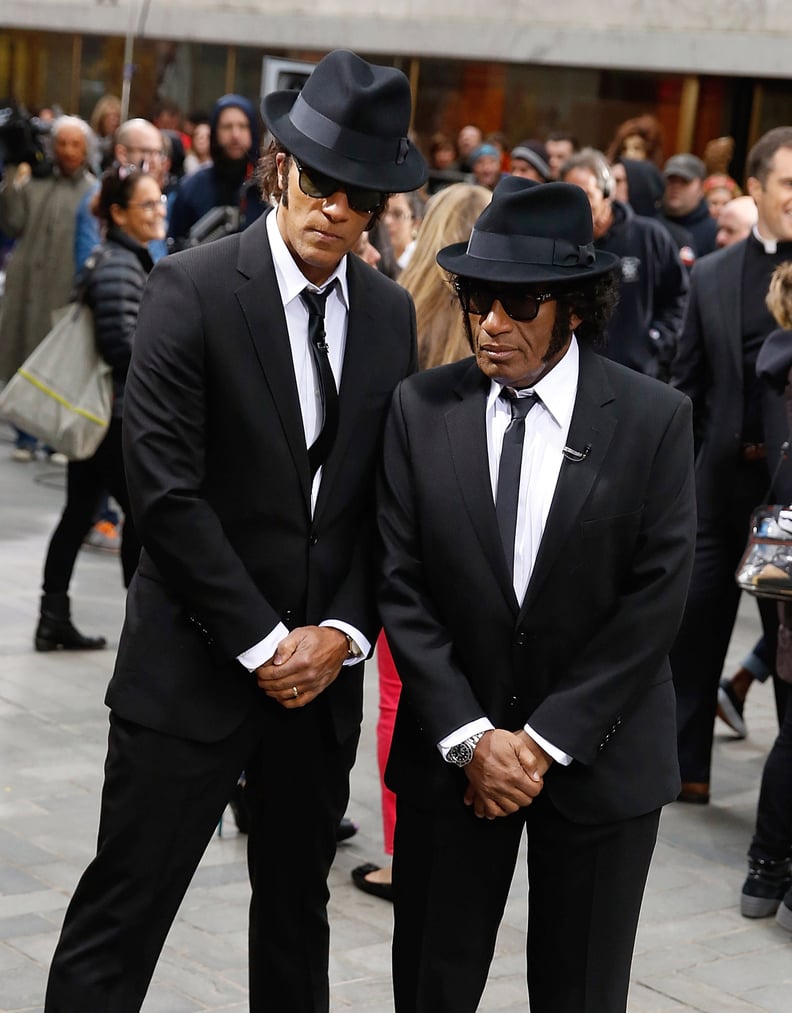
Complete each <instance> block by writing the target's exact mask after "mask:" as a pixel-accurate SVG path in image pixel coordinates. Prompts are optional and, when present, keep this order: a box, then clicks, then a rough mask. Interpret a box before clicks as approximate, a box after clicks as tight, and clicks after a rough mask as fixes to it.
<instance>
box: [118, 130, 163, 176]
mask: <svg viewBox="0 0 792 1013" xmlns="http://www.w3.org/2000/svg"><path fill="white" fill-rule="evenodd" d="M113 152H114V155H115V159H116V161H117V162H120V163H121V164H122V165H129V164H132V165H141V166H145V168H146V170H147V171H148V172H150V173H151V174H152V176H155V177H156V176H158V174H159V173H160V172H161V170H162V167H163V158H162V135H161V134H160V132H159V130H158V129H157V127H155V126H154V124H153V123H150V122H149V121H148V120H144V119H134V120H125V121H124V122H123V123H122V124H121V126H120V127H119V128H118V130H117V131H116V136H115V146H114V148H113Z"/></svg>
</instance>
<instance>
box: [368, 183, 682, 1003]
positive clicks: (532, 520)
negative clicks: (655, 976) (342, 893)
mask: <svg viewBox="0 0 792 1013" xmlns="http://www.w3.org/2000/svg"><path fill="white" fill-rule="evenodd" d="M437 259H438V262H439V264H440V265H441V266H442V267H444V268H445V269H446V270H448V271H450V272H452V273H453V274H454V275H456V279H457V286H458V292H459V295H460V300H461V303H462V307H463V311H464V312H465V320H466V321H467V323H468V329H469V335H470V338H471V347H472V348H473V352H474V358H473V359H467V360H464V361H462V362H460V363H456V364H454V365H450V366H445V367H442V368H440V369H435V370H428V371H426V372H425V373H420V374H417V375H416V376H414V377H411V378H410V379H409V380H406V381H405V382H403V383H402V384H400V386H399V387H398V388H397V391H396V394H395V395H394V400H393V405H392V407H391V412H390V415H389V417H388V423H387V426H386V436H385V451H384V468H383V477H382V482H381V490H380V494H381V500H380V507H379V525H380V531H381V535H382V537H383V540H384V547H385V564H384V571H383V579H382V583H381V591H380V595H381V611H382V615H383V622H384V625H385V628H386V632H387V635H388V640H389V642H390V644H391V646H392V648H393V654H394V658H395V660H396V664H397V667H398V670H399V674H400V675H401V677H402V680H403V685H404V688H403V692H402V697H401V702H400V705H399V711H398V716H397V720H396V729H395V734H394V740H393V748H392V752H391V757H390V764H389V768H388V782H389V785H390V787H391V788H392V789H393V791H395V792H396V795H397V798H398V802H397V820H396V840H395V846H394V866H393V885H394V904H395V932H394V948H393V966H394V991H395V996H396V1009H397V1011H398V1013H469V1011H473V1010H475V1009H476V1008H477V1005H478V1001H479V998H480V996H481V993H482V990H483V988H484V984H485V981H486V977H487V972H488V968H489V964H490V961H491V958H492V952H493V949H494V945H495V937H496V933H497V929H498V925H499V922H500V920H501V917H502V913H503V908H504V905H505V903H506V899H507V895H508V891H509V885H510V883H511V879H512V875H513V871H514V865H515V861H516V858H517V852H518V848H519V843H520V839H521V836H522V833H523V830H525V831H526V832H527V840H528V877H529V884H530V885H529V890H530V896H529V923H528V948H527V954H528V986H529V992H530V1003H531V1011H532V1013H617V1011H619V1010H624V1009H625V1005H626V998H627V988H628V984H629V971H630V963H631V958H632V950H633V945H634V937H635V930H636V926H637V922H638V915H639V910H640V905H641V899H642V895H643V889H644V884H645V880H646V875H647V871H648V867H649V862H650V858H651V855H652V851H653V848H654V843H655V839H656V834H657V826H658V820H659V815H660V807H661V806H662V805H664V804H665V803H666V802H668V801H670V800H671V799H673V798H674V797H675V796H676V794H677V792H678V790H679V772H678V766H677V758H676V749H675V736H674V693H673V687H672V684H671V672H670V669H669V665H668V659H667V654H668V650H669V648H670V646H671V643H672V641H673V639H674V635H675V632H676V629H677V626H678V623H679V620H680V617H681V615H682V608H683V604H684V598H685V591H686V588H687V581H688V576H689V572H690V565H691V560H692V552H693V539H694V530H695V510H694V502H693V455H692V434H691V425H690V415H691V412H690V403H689V401H688V400H687V398H685V397H682V396H680V395H679V393H678V392H676V391H674V390H671V389H670V388H669V387H667V386H666V385H664V384H661V383H659V382H657V381H655V380H652V379H650V378H648V377H645V376H642V375H640V374H638V373H636V372H634V371H632V370H629V369H627V368H625V367H624V366H621V365H619V364H617V363H614V362H611V361H608V360H606V359H604V358H601V357H599V356H598V355H596V354H595V352H594V351H593V350H592V349H591V348H590V347H589V339H590V338H592V337H595V336H597V335H601V334H602V331H603V328H604V326H605V324H606V322H607V318H608V315H609V313H610V311H611V310H612V307H613V300H614V293H615V281H614V279H613V274H612V272H613V268H614V266H615V264H616V258H615V257H613V256H612V255H611V254H608V253H603V252H598V251H595V248H594V245H593V235H592V221H591V211H590V208H589V204H588V200H587V199H586V195H585V194H584V192H583V191H582V190H581V189H580V188H579V187H577V186H573V185H571V184H567V183H547V184H533V183H530V182H529V181H527V180H521V179H518V178H515V177H508V178H506V179H504V180H503V181H502V182H501V183H499V184H498V187H497V188H496V190H495V192H494V195H493V199H492V203H491V205H490V206H489V207H488V208H487V209H486V210H485V211H484V212H483V213H482V214H481V216H480V217H479V220H478V222H477V224H476V226H475V228H474V230H473V233H472V236H471V238H470V241H469V243H468V244H464V243H460V244H456V245H454V246H450V247H447V248H446V249H445V250H442V251H441V252H440V253H439V254H438V258H437ZM521 402H522V404H521ZM523 405H525V406H528V405H530V410H528V411H524V410H522V409H523ZM521 440H522V447H520V442H521Z"/></svg>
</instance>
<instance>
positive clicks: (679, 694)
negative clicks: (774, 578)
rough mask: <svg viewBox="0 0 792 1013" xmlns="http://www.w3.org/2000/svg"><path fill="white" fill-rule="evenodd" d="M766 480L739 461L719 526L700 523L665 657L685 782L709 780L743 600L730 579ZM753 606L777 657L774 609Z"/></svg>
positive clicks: (762, 467) (764, 603) (758, 467)
mask: <svg viewBox="0 0 792 1013" xmlns="http://www.w3.org/2000/svg"><path fill="white" fill-rule="evenodd" d="M769 481H770V478H769V475H768V471H767V466H766V462H765V461H754V462H741V463H740V464H739V466H738V468H737V472H736V476H735V480H734V485H733V495H732V498H731V500H730V502H729V503H728V504H725V505H724V506H723V509H722V511H721V513H720V514H719V516H718V518H717V520H713V519H700V520H699V528H698V532H697V536H696V555H695V562H694V565H693V575H692V577H691V582H690V589H689V591H688V597H687V603H686V605H685V612H684V616H683V619H682V625H681V627H680V630H679V633H678V635H677V638H676V641H675V643H674V646H673V648H672V650H671V655H670V659H671V670H672V672H673V676H674V689H675V691H676V698H677V743H678V749H679V766H680V771H681V775H682V780H683V781H699V782H709V781H710V767H711V761H712V742H713V737H714V728H715V713H716V710H717V695H718V682H719V680H720V678H721V674H722V672H723V665H724V662H725V660H726V652H727V650H728V647H729V641H730V640H731V635H732V630H733V628H734V622H735V619H736V617H737V608H738V605H739V602H740V594H741V592H740V589H739V587H738V586H737V584H736V582H735V579H734V573H735V570H736V569H737V564H738V563H739V561H740V558H741V557H742V554H743V552H744V551H745V545H746V542H747V540H748V524H749V521H750V517H751V513H752V511H753V510H754V509H755V508H756V507H757V506H759V505H760V504H761V503H762V501H763V499H764V497H765V496H766V494H767V487H768V484H769ZM757 604H758V607H759V613H760V616H761V620H762V629H763V631H764V635H765V637H766V640H767V647H768V653H769V657H771V658H775V647H776V635H777V630H778V615H777V611H776V606H775V603H774V602H772V601H768V600H760V599H757Z"/></svg>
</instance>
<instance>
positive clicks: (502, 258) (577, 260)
mask: <svg viewBox="0 0 792 1013" xmlns="http://www.w3.org/2000/svg"><path fill="white" fill-rule="evenodd" d="M467 254H468V256H469V257H473V258H474V259H476V260H495V261H499V262H500V263H504V262H510V263H516V264H551V265H552V266H553V267H593V266H594V262H595V259H596V256H595V253H594V244H593V243H586V244H585V246H580V245H578V244H577V243H570V242H569V241H568V240H566V239H543V238H542V237H540V236H512V235H501V234H498V233H495V232H477V231H476V229H473V232H472V233H471V236H470V241H469V242H468V248H467Z"/></svg>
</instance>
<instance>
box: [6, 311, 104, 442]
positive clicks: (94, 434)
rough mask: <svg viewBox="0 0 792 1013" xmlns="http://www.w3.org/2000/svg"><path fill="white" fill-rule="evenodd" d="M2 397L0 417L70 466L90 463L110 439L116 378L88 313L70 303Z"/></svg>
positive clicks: (90, 312)
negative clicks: (68, 460) (109, 429)
mask: <svg viewBox="0 0 792 1013" xmlns="http://www.w3.org/2000/svg"><path fill="white" fill-rule="evenodd" d="M56 315H57V316H58V319H57V321H56V323H55V326H54V327H53V328H52V330H51V331H50V332H49V333H48V334H47V336H46V337H45V338H44V340H43V341H42V342H41V344H40V345H38V347H37V348H36V349H35V350H34V351H33V352H32V353H31V355H29V356H28V358H27V359H26V360H25V362H24V363H23V364H22V365H21V366H20V367H19V369H18V370H17V371H16V373H15V374H14V376H13V377H12V378H11V380H10V381H9V382H8V384H7V385H6V387H5V389H4V390H3V392H2V393H1V394H0V413H2V415H3V416H4V417H5V418H6V419H7V420H8V421H9V422H11V423H12V424H13V425H15V426H17V427H18V428H19V429H21V430H22V431H23V432H26V433H31V434H32V435H33V436H37V437H38V438H39V439H40V440H42V441H43V442H44V443H45V444H46V445H47V446H49V447H52V449H53V450H57V451H59V452H60V453H61V454H65V455H66V457H68V458H69V459H70V460H73V461H81V460H84V459H85V458H86V457H91V456H92V455H93V454H94V453H95V452H96V449H97V447H98V446H99V444H100V443H101V442H102V440H103V439H104V437H105V436H106V435H107V427H108V425H109V424H110V417H111V413H112V408H113V376H112V370H111V368H110V366H109V365H108V364H107V363H106V362H105V361H104V359H103V358H102V357H101V356H100V355H99V352H98V350H97V347H96V339H95V337H94V319H93V312H92V311H91V309H90V307H88V306H86V305H85V304H84V303H82V302H75V303H70V304H69V305H68V306H67V307H65V308H64V309H62V310H59V311H56Z"/></svg>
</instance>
